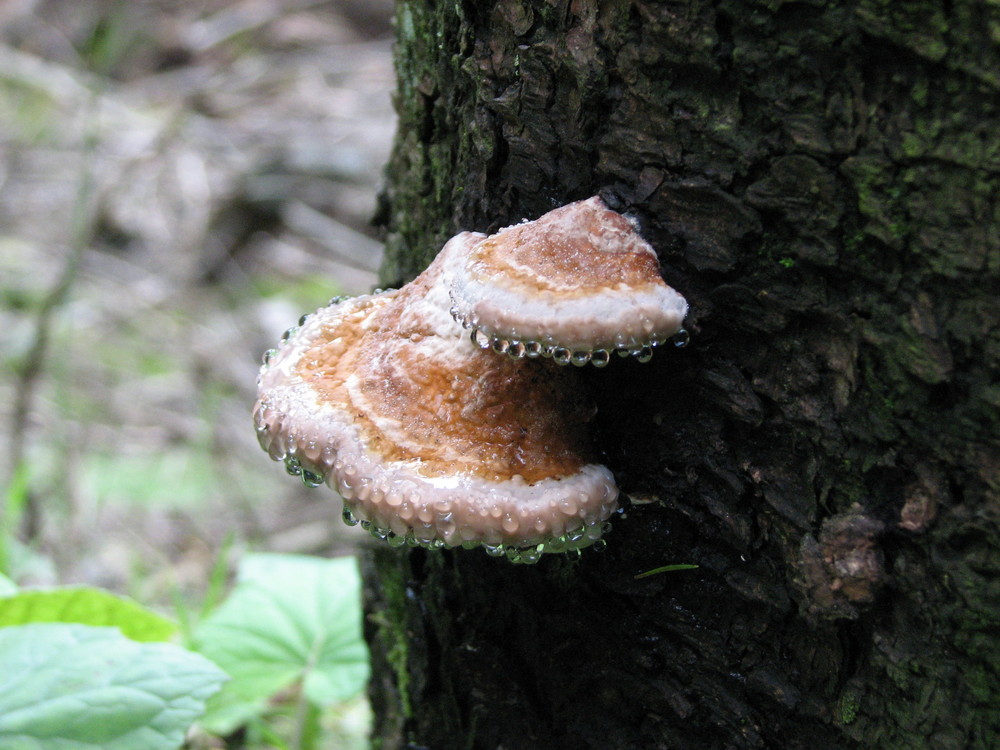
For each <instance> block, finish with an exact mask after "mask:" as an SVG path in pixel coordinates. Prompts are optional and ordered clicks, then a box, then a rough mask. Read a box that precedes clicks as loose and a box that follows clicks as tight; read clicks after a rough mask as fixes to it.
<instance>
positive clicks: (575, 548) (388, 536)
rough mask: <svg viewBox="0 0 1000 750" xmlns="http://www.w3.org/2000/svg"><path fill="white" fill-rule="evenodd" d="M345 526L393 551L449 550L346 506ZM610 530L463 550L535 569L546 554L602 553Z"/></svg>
mask: <svg viewBox="0 0 1000 750" xmlns="http://www.w3.org/2000/svg"><path fill="white" fill-rule="evenodd" d="M342 517H343V519H344V523H345V524H347V525H348V526H361V528H363V529H364V530H365V531H367V532H368V533H369V534H371V535H372V536H373V537H375V538H376V539H379V540H381V541H384V542H386V543H387V544H388V545H389V546H391V547H423V548H424V549H431V550H436V549H444V548H446V547H448V545H446V544H445V543H444V541H442V540H441V539H421V538H419V537H417V536H416V535H415V534H414V533H413V532H407V533H406V534H397V533H395V532H394V531H391V530H390V529H384V528H381V527H379V526H377V525H376V524H374V523H372V522H371V521H364V520H359V519H358V518H357V517H356V516H355V515H354V513H352V512H351V508H350V507H349V506H348V505H347V504H346V503H345V504H344V511H343V514H342ZM610 530H611V524H610V523H609V522H608V521H604V522H599V523H596V524H592V525H588V526H580V527H577V528H575V529H573V530H571V531H567V532H566V533H565V534H562V535H560V536H558V537H555V538H553V539H546V540H545V541H544V542H540V543H538V544H532V545H528V546H523V547H520V546H517V545H513V544H488V543H486V542H481V541H476V540H470V541H466V542H463V543H462V544H461V545H459V546H461V547H462V548H463V549H475V548H476V547H482V548H483V549H484V550H485V552H486V554H487V555H489V556H490V557H504V558H506V559H507V560H508V561H509V562H512V563H517V564H521V565H534V564H535V563H537V562H538V561H539V560H541V558H542V555H543V554H546V553H560V552H563V553H576V554H579V552H580V550H582V549H584V548H585V547H590V548H591V549H595V550H603V549H605V548H606V547H607V544H608V543H607V541H605V540H604V539H603V535H604V534H607V533H608V532H609V531H610Z"/></svg>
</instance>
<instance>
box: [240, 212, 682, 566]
mask: <svg viewBox="0 0 1000 750" xmlns="http://www.w3.org/2000/svg"><path fill="white" fill-rule="evenodd" d="M547 247H549V248H552V253H551V254H547V251H546V248H547ZM508 251H509V254H508ZM529 263H533V264H534V267H535V268H537V269H538V270H537V271H536V270H530V271H529V270H528V264H529ZM505 271H506V272H507V273H508V274H509V275H510V276H509V279H507V278H505V277H504V272H505ZM583 271H586V273H584V272H583ZM654 276H655V278H654ZM608 279H613V280H615V281H612V282H608V281H607V280H608ZM574 280H576V281H579V282H580V283H579V284H574V283H573V282H574ZM560 295H561V296H560ZM553 298H555V301H554V302H553V301H552V300H553ZM563 298H565V302H562V301H560V300H562V299H563ZM549 305H551V309H550V307H549ZM686 311H687V304H686V303H685V302H684V299H683V297H681V296H680V295H679V294H677V292H675V291H674V290H672V289H671V288H670V287H668V286H667V285H666V284H665V283H664V282H663V280H662V279H661V278H660V276H659V272H658V266H657V264H656V255H655V252H653V250H652V248H650V247H649V245H648V244H646V243H645V241H644V240H642V239H641V238H640V237H639V235H638V234H637V233H636V231H635V229H634V228H633V227H632V225H631V223H630V222H629V221H628V220H627V219H625V218H624V217H622V216H620V215H619V214H617V213H615V212H613V211H611V210H610V209H607V208H606V207H604V205H603V204H602V203H601V201H600V199H599V198H591V199H589V200H587V201H580V202H578V203H574V204H570V205H568V206H564V207H563V208H560V209H556V210H555V211H552V212H550V213H549V214H546V215H545V216H543V217H542V218H540V219H538V220H536V221H535V222H527V223H523V224H519V225H516V226H515V227H509V228H507V229H505V230H502V231H500V232H499V233H497V234H496V235H493V236H492V237H486V236H484V235H481V234H477V233H471V232H463V233H461V234H459V235H457V236H456V237H454V238H452V239H451V240H449V242H448V243H447V244H446V245H445V246H444V248H443V249H442V251H441V252H440V253H439V254H438V257H437V258H436V259H435V260H434V262H433V263H431V265H430V266H429V267H428V268H427V270H426V271H424V272H423V273H422V274H420V275H419V276H418V277H417V278H416V279H414V280H413V281H412V282H411V283H409V284H407V285H406V286H405V287H403V288H402V289H399V290H390V291H378V292H376V293H374V294H371V295H364V296H361V297H355V298H351V299H346V300H344V299H334V300H332V301H331V303H330V304H329V305H328V306H327V307H323V308H320V309H319V310H317V311H316V312H315V313H313V314H311V315H307V316H304V317H303V318H302V320H300V324H299V326H297V327H295V328H292V329H289V331H288V332H286V334H285V336H284V337H283V339H282V342H281V344H280V345H279V347H278V348H277V349H272V350H270V351H269V352H268V353H267V354H265V357H264V364H263V366H262V367H261V371H260V376H259V378H258V399H257V403H256V405H255V407H254V421H255V424H256V428H257V434H258V438H259V440H260V443H261V446H262V447H263V448H264V449H265V450H266V451H267V452H268V453H269V455H270V456H271V457H272V458H273V459H275V460H280V461H284V463H285V465H286V468H287V469H288V471H289V473H292V474H297V475H299V476H301V477H302V479H303V481H304V482H305V483H306V484H308V485H312V486H316V485H319V484H321V483H323V482H326V483H327V484H328V485H329V486H330V487H331V488H333V489H335V490H336V491H337V492H338V493H340V495H341V496H342V497H343V499H344V518H345V520H346V521H347V522H348V523H352V524H353V523H357V522H360V523H361V524H363V525H364V526H365V527H366V528H368V529H369V530H370V531H371V533H372V534H373V535H375V536H378V537H380V538H383V539H386V540H387V541H389V542H390V543H391V544H394V545H403V544H410V545H420V546H424V547H430V548H439V547H457V546H464V547H476V546H483V547H485V549H486V551H487V552H488V553H490V554H493V555H498V556H500V555H503V556H506V557H508V558H509V559H511V560H513V561H515V562H534V561H536V560H538V558H539V557H540V555H541V554H542V553H543V552H560V551H567V550H575V549H580V548H582V547H586V546H588V545H591V544H594V543H595V542H598V541H599V540H600V539H601V536H602V534H603V533H604V531H605V530H606V526H607V521H608V519H609V518H610V516H611V515H612V513H614V512H615V510H616V509H617V507H618V505H617V498H618V489H617V487H616V485H615V482H614V478H613V476H612V475H611V472H610V471H609V470H608V469H607V468H606V467H604V466H602V465H600V464H598V463H596V462H595V461H594V459H593V453H592V450H591V447H590V444H589V439H588V429H587V428H588V422H589V420H590V418H591V416H592V415H593V408H592V407H588V406H587V405H586V400H585V399H584V398H583V397H582V396H581V395H580V389H579V388H578V384H577V382H576V380H577V377H578V374H577V373H575V372H573V371H572V370H566V369H564V368H558V367H556V366H554V365H553V364H552V362H551V361H545V360H546V359H551V360H553V361H556V362H558V363H560V364H564V363H566V362H569V361H574V362H576V363H577V364H584V363H585V362H586V361H588V360H589V361H593V362H594V364H599V363H598V362H597V359H602V360H603V363H606V359H605V357H606V355H607V354H608V352H610V351H612V350H619V351H622V352H624V353H625V354H626V355H627V354H636V352H638V355H637V356H640V359H644V358H645V357H644V356H643V351H644V348H646V347H651V346H653V345H656V344H658V343H661V342H662V341H665V340H667V339H668V338H670V337H671V336H675V335H677V333H678V331H679V330H680V323H681V321H682V320H683V317H684V314H685V313H686ZM505 326H506V327H505ZM468 328H471V329H472V331H473V332H472V335H471V337H470V336H469V335H468V334H467V333H466V331H465V330H463V329H468ZM588 330H589V331H590V332H591V333H590V335H589V336H588V335H587V331H588ZM484 337H486V340H487V342H488V343H487V344H486V345H485V346H483V343H482V342H483V339H484ZM470 338H471V341H470ZM474 343H477V344H479V346H476V345H474ZM491 348H492V349H495V350H497V351H499V352H502V353H504V354H506V355H508V356H496V354H494V353H492V352H490V351H484V349H487V350H488V349H491ZM564 351H565V352H568V354H564ZM598 352H601V353H602V354H598ZM583 353H586V358H585V359H584V357H583ZM532 359H541V360H542V361H537V362H532V361H529V360H532ZM564 360H565V361H564ZM580 360H583V361H580Z"/></svg>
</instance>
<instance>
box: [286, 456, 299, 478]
mask: <svg viewBox="0 0 1000 750" xmlns="http://www.w3.org/2000/svg"><path fill="white" fill-rule="evenodd" d="M285 471H287V472H288V473H289V474H291V475H292V476H293V477H297V476H299V475H300V474H302V465H301V464H300V463H299V460H298V459H297V458H286V459H285Z"/></svg>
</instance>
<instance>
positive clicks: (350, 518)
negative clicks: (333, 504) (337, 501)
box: [342, 505, 358, 526]
mask: <svg viewBox="0 0 1000 750" xmlns="http://www.w3.org/2000/svg"><path fill="white" fill-rule="evenodd" d="M342 518H343V519H344V523H346V524H347V525H348V526H357V525H358V519H357V518H355V517H354V514H353V513H351V509H350V508H348V507H347V506H346V505H345V506H344V512H343V514H342Z"/></svg>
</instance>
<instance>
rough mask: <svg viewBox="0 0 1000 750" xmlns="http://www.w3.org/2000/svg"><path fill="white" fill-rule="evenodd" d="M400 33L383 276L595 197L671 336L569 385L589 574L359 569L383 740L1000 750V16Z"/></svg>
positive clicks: (522, 745)
mask: <svg viewBox="0 0 1000 750" xmlns="http://www.w3.org/2000/svg"><path fill="white" fill-rule="evenodd" d="M397 34H398V46H397V50H396V57H397V69H398V74H399V92H398V102H397V107H398V110H399V115H400V129H399V134H398V136H397V141H396V145H395V151H394V154H393V157H392V162H391V164H390V165H389V171H388V186H387V188H386V191H385V195H384V203H383V211H382V215H381V222H382V223H383V224H384V225H385V226H386V228H387V233H388V256H387V257H388V261H387V265H386V268H385V273H384V277H385V278H384V280H385V281H386V282H387V283H394V282H395V283H399V282H403V281H406V280H408V279H409V278H411V277H412V276H413V275H414V274H415V273H416V272H418V271H419V270H421V269H422V268H423V267H424V266H425V265H426V263H427V262H428V261H429V260H430V259H431V258H432V257H433V256H434V254H435V253H436V252H437V250H438V249H439V248H440V247H441V245H442V244H443V243H444V241H445V240H446V239H447V238H448V237H449V236H451V235H452V234H454V233H455V232H457V231H458V230H462V229H469V230H479V231H492V230H495V229H497V228H498V227H502V226H506V225H508V224H511V223H514V222H516V221H519V220H520V219H522V218H534V217H536V216H538V215H540V214H542V213H544V212H545V211H547V210H549V209H551V208H553V207H555V206H557V205H561V204H564V203H567V202H569V201H571V200H575V199H580V198H585V197H587V196H589V195H592V194H595V193H600V194H602V195H603V196H604V197H605V198H606V199H607V200H608V201H609V202H611V203H612V204H613V206H614V207H617V208H619V209H621V210H627V211H628V212H629V213H631V214H633V215H635V216H637V217H639V219H640V221H641V226H642V231H643V234H644V236H645V237H646V238H647V239H648V240H649V241H650V242H651V243H652V244H653V246H654V247H655V248H656V249H657V251H658V253H659V255H660V259H661V264H662V269H663V273H664V276H665V278H666V279H667V282H668V283H669V284H671V285H672V286H675V287H676V288H677V289H678V290H680V291H681V292H682V293H683V294H684V295H685V296H686V297H687V298H688V300H689V302H690V303H691V313H690V315H689V317H688V320H687V325H686V327H687V328H688V330H689V331H691V333H692V341H691V344H690V345H689V346H688V347H687V348H685V349H678V350H670V351H667V350H665V349H664V348H662V347H661V349H660V350H658V351H657V354H656V356H654V358H653V360H652V362H651V363H649V364H645V365H643V364H639V363H636V362H633V361H625V360H621V361H619V360H617V359H616V361H615V362H613V363H612V364H611V366H609V367H607V368H605V369H603V370H594V369H592V368H591V369H590V370H589V371H587V372H586V373H585V375H586V378H587V382H588V384H589V387H590V388H591V389H592V390H593V392H594V397H595V399H596V400H597V402H598V404H599V413H598V416H597V418H596V424H595V430H596V439H597V442H598V446H599V448H600V449H601V451H602V452H603V454H604V459H605V462H606V463H607V465H608V466H609V467H610V468H611V469H612V470H613V471H614V473H615V475H616V477H617V479H618V481H619V484H620V486H621V488H622V490H623V492H624V493H625V494H626V495H629V496H631V497H632V499H633V500H634V501H635V504H634V505H631V507H629V508H628V509H627V512H625V513H624V514H623V515H622V516H621V517H618V518H616V519H614V521H613V530H612V531H611V533H610V534H609V535H608V536H607V543H608V544H607V548H606V549H604V550H603V551H596V550H585V551H584V552H583V553H582V555H581V556H580V557H579V558H578V559H572V558H570V557H566V556H561V555H547V556H545V557H544V558H543V559H542V561H541V562H539V563H538V564H536V565H533V566H528V565H512V564H510V563H508V562H507V561H505V560H502V559H500V560H497V559H494V558H491V557H488V556H487V555H485V554H484V553H483V552H481V551H478V550H470V551H465V550H459V551H455V552H443V553H435V552H425V551H424V550H421V549H416V550H412V551H409V552H408V553H407V552H405V551H398V550H391V549H388V548H386V549H384V550H379V551H377V552H376V553H374V554H373V556H372V558H371V560H370V561H369V566H368V567H369V570H368V597H369V601H368V607H369V615H370V616H369V625H368V636H369V639H370V642H371V646H372V649H373V654H374V660H375V661H374V664H375V678H374V680H373V683H372V686H371V697H372V701H373V705H374V706H375V709H376V713H377V721H376V723H377V726H376V738H377V741H378V744H377V746H378V747H381V748H383V750H389V749H390V748H402V747H407V748H430V749H431V750H449V749H450V748H476V749H478V748H484V749H489V750H495V749H499V748H503V749H504V750H539V749H540V748H556V749H559V748H574V749H578V748H595V749H597V748H600V749H601V750H607V749H608V748H622V749H623V750H624V749H627V750H636V749H639V750H647V749H653V748H663V749H664V750H667V749H669V750H699V749H701V748H706V749H709V748H711V749H712V750H714V749H716V748H719V749H721V748H732V749H740V750H742V749H744V748H775V749H780V750H790V749H794V748H810V749H812V748H838V749H851V748H907V749H908V750H912V749H914V748H934V750H941V749H943V748H955V749H956V750H966V749H968V748H981V749H982V750H987V748H996V747H998V746H1000V738H998V737H1000V676H998V668H1000V667H998V665H1000V639H998V637H997V636H998V631H1000V581H998V577H997V573H998V570H1000V555H998V547H1000V531H998V527H1000V524H998V520H1000V511H998V507H1000V503H998V495H1000V448H998V443H1000V438H998V424H1000V416H998V410H1000V386H998V385H997V379H998V370H1000V323H998V321H1000V304H998V296H1000V284H998V277H1000V208H998V206H1000V179H998V177H1000V6H998V5H997V3H996V2H995V1H994V2H989V1H987V0H983V1H981V2H977V1H976V0H953V1H952V2H948V3H931V2H889V1H888V0H857V1H854V2H848V1H846V0H842V1H834V0H831V2H821V1H819V0H815V1H805V2H782V1H781V0H771V1H770V2H758V3H747V2H738V1H737V0H685V1H684V2H653V1H652V0H650V1H642V0H633V1H632V2H626V1H625V0H602V1H601V2H598V0H571V1H567V0H501V2H496V3H479V2H471V1H470V0H465V1H464V2H463V1H462V0H459V1H457V2H451V3H439V2H432V1H431V0H400V2H399V4H398V9H397ZM640 501H641V503H642V504H640ZM650 501H652V502H650ZM671 563H695V564H697V565H698V566H699V567H698V569H697V570H687V571H676V572H665V573H660V574H655V575H651V576H648V577H643V578H638V579H637V578H636V576H637V574H639V573H642V572H644V571H649V570H652V569H655V568H658V567H660V566H664V565H668V564H671Z"/></svg>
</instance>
